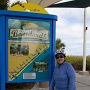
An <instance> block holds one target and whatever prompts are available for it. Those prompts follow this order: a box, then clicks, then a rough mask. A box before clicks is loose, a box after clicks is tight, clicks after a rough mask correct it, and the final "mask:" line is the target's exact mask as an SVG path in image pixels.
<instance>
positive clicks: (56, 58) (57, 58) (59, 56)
mask: <svg viewBox="0 0 90 90" xmlns="http://www.w3.org/2000/svg"><path fill="white" fill-rule="evenodd" d="M58 58H64V56H56V59H58Z"/></svg>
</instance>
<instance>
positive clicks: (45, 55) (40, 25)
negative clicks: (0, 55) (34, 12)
mask: <svg viewBox="0 0 90 90" xmlns="http://www.w3.org/2000/svg"><path fill="white" fill-rule="evenodd" d="M49 62H50V22H48V21H40V20H21V19H20V20H19V19H8V81H15V82H19V81H24V80H48V79H49Z"/></svg>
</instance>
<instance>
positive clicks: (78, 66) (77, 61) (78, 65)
mask: <svg viewBox="0 0 90 90" xmlns="http://www.w3.org/2000/svg"><path fill="white" fill-rule="evenodd" d="M66 61H67V62H69V63H71V64H72V66H73V67H74V69H75V70H77V71H78V70H82V69H83V57H82V56H67V57H66ZM86 70H88V71H90V56H87V57H86Z"/></svg>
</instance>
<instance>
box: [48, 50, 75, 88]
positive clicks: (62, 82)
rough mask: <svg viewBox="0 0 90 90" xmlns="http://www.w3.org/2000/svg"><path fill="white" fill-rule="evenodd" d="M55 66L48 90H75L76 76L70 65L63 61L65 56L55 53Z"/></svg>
mask: <svg viewBox="0 0 90 90" xmlns="http://www.w3.org/2000/svg"><path fill="white" fill-rule="evenodd" d="M55 57H56V61H57V65H56V67H55V69H54V72H53V76H52V80H51V83H50V88H49V90H54V86H55V88H56V89H55V90H76V84H75V81H76V75H75V71H74V68H73V67H72V65H71V64H70V63H68V62H66V60H65V54H64V53H62V52H59V51H58V52H56V54H55Z"/></svg>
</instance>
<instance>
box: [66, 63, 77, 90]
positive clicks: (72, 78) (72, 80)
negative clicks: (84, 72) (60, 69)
mask: <svg viewBox="0 0 90 90" xmlns="http://www.w3.org/2000/svg"><path fill="white" fill-rule="evenodd" d="M67 74H68V79H69V89H68V90H76V74H75V70H74V68H73V67H72V65H71V64H68V66H67Z"/></svg>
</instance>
